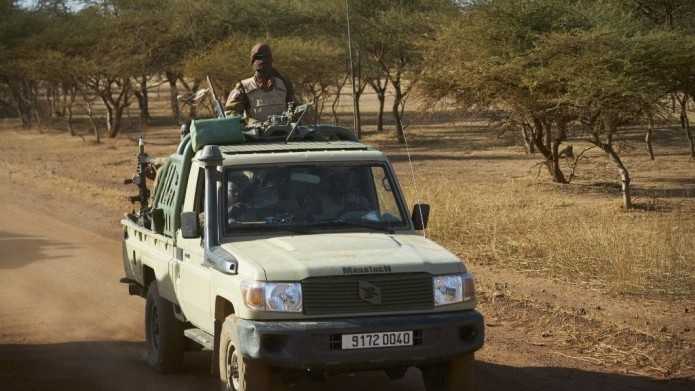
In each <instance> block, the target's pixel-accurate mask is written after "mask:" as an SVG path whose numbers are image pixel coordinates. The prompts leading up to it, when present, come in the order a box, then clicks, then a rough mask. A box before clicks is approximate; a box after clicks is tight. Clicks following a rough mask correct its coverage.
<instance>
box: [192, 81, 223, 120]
mask: <svg viewBox="0 0 695 391" xmlns="http://www.w3.org/2000/svg"><path fill="white" fill-rule="evenodd" d="M198 88H200V80H198V79H195V80H193V88H191V92H192V93H195V92H196V91H198ZM222 105H224V101H222ZM223 109H224V107H223ZM197 116H198V105H190V106H189V107H188V118H190V119H195V118H196V117H197Z"/></svg>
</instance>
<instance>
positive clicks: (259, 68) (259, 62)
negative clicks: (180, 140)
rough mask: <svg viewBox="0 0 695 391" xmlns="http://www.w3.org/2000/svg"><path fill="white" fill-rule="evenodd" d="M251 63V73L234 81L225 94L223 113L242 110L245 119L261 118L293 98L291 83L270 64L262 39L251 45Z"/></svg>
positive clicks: (282, 109) (282, 108) (281, 109)
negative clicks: (226, 96)
mask: <svg viewBox="0 0 695 391" xmlns="http://www.w3.org/2000/svg"><path fill="white" fill-rule="evenodd" d="M251 64H252V65H253V70H254V71H255V74H254V75H253V76H252V77H250V78H248V79H244V80H242V81H241V82H239V83H237V85H236V86H235V87H234V90H232V92H231V93H230V94H229V98H228V99H227V103H226V104H225V111H226V112H227V114H228V115H229V114H236V115H243V114H246V118H247V121H248V122H249V123H253V122H264V121H266V120H267V119H268V117H269V116H271V115H277V114H282V113H284V112H285V111H286V110H287V105H288V103H290V102H293V101H294V89H293V88H292V84H291V83H290V82H289V80H287V79H286V78H284V77H283V76H282V75H281V74H280V73H279V72H278V71H277V70H275V68H273V53H272V52H271V50H270V46H268V44H265V43H259V44H256V45H255V46H254V47H253V49H251Z"/></svg>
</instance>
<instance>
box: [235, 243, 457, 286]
mask: <svg viewBox="0 0 695 391" xmlns="http://www.w3.org/2000/svg"><path fill="white" fill-rule="evenodd" d="M222 247H223V249H224V250H226V251H227V252H229V253H230V254H232V255H233V256H234V257H236V258H237V259H238V260H239V268H240V269H241V268H243V267H245V265H249V266H251V265H256V266H257V267H258V268H260V269H262V270H258V271H259V272H262V273H265V276H266V279H267V280H268V281H300V280H303V279H305V278H308V277H318V276H336V275H349V274H371V273H409V272H428V273H432V274H447V273H458V272H463V271H465V268H464V266H463V263H461V262H460V260H459V259H458V258H457V257H456V256H455V255H453V254H452V253H450V252H449V251H447V250H446V249H444V248H443V247H441V246H440V245H438V244H436V243H435V242H433V241H431V240H429V239H425V238H423V237H422V236H419V235H414V234H394V235H390V234H384V233H355V232H350V233H330V234H314V235H297V236H276V237H272V238H267V237H266V238H255V239H248V240H237V241H234V242H228V243H224V244H223V245H222ZM247 267H248V266H247ZM240 272H241V270H240ZM244 274H246V273H244ZM259 274H260V273H259Z"/></svg>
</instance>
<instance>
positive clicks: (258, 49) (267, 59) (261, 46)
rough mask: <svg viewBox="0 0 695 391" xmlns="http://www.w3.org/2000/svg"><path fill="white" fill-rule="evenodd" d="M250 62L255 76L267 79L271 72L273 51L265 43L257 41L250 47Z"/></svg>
mask: <svg viewBox="0 0 695 391" xmlns="http://www.w3.org/2000/svg"><path fill="white" fill-rule="evenodd" d="M251 64H252V65H253V70H254V71H256V76H257V77H260V78H261V79H262V80H269V79H270V78H271V76H272V74H273V52H272V51H271V50H270V46H268V44H267V43H258V44H256V45H255V46H254V47H253V49H251Z"/></svg>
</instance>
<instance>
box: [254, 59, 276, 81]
mask: <svg viewBox="0 0 695 391" xmlns="http://www.w3.org/2000/svg"><path fill="white" fill-rule="evenodd" d="M257 57H258V58H257ZM271 64H272V63H271V62H270V61H268V60H267V59H266V58H265V57H264V56H262V55H256V56H254V59H253V70H254V71H256V72H257V73H259V74H260V75H261V76H265V77H267V76H270V73H271V72H270V71H271V69H272V65H271Z"/></svg>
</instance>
